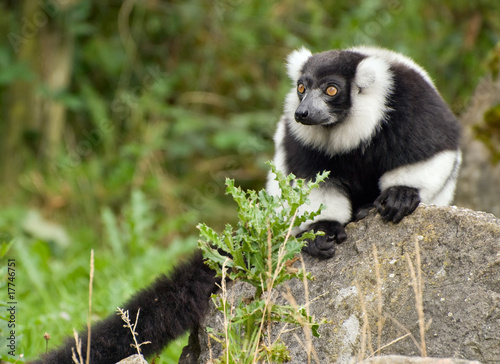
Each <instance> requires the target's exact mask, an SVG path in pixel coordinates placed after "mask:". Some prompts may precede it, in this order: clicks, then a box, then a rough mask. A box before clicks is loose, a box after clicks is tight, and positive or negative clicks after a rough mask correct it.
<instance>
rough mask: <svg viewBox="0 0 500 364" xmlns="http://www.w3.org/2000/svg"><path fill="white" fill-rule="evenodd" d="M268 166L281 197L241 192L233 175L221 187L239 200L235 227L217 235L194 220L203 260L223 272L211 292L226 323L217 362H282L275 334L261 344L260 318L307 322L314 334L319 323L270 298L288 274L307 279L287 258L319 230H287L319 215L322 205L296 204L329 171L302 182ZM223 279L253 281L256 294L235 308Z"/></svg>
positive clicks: (283, 353) (303, 311)
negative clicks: (216, 291)
mask: <svg viewBox="0 0 500 364" xmlns="http://www.w3.org/2000/svg"><path fill="white" fill-rule="evenodd" d="M271 168H272V171H273V172H274V173H275V175H276V181H277V182H278V183H279V186H280V188H281V196H273V195H270V194H268V193H267V192H266V191H265V190H261V191H259V192H256V191H253V190H250V191H247V192H245V191H242V189H241V188H238V187H235V186H234V181H233V180H230V179H227V180H226V186H227V189H226V192H227V193H228V194H230V195H231V196H232V197H233V199H234V200H235V201H236V203H237V204H238V217H239V222H238V224H237V226H236V228H233V226H231V225H226V228H225V229H224V231H223V232H222V233H221V234H217V233H216V232H215V231H214V230H213V229H211V228H210V227H208V226H207V225H205V224H200V225H198V229H199V230H200V236H201V240H200V242H199V245H200V248H201V249H202V251H203V255H204V257H205V258H206V259H207V261H206V262H207V264H208V265H209V266H210V267H211V268H212V269H214V270H215V271H216V272H217V275H218V276H219V277H222V291H223V293H222V296H221V297H218V296H214V302H215V304H216V306H217V307H218V309H219V310H221V311H222V312H223V314H224V318H225V322H226V324H225V326H226V327H225V333H224V335H223V336H224V340H220V342H221V343H222V345H223V349H224V355H223V357H222V358H220V359H219V360H220V361H219V362H220V363H234V362H237V363H252V362H261V361H270V362H274V363H275V362H283V361H286V360H287V359H288V350H287V349H286V347H285V346H284V344H283V343H282V342H281V341H280V340H279V338H278V339H277V340H275V341H274V342H273V343H270V342H269V343H268V344H264V340H263V336H264V335H265V333H264V330H263V327H264V324H265V323H268V324H270V323H271V322H283V323H289V324H295V325H301V326H303V327H304V326H306V327H307V328H308V329H310V330H312V334H313V335H315V336H319V335H318V332H317V328H318V325H319V324H318V323H316V322H315V321H314V320H313V318H312V317H310V316H309V315H308V314H307V310H306V309H305V308H304V307H299V308H298V307H296V306H294V305H280V304H277V303H275V302H273V301H274V300H273V298H272V294H271V291H272V290H273V289H274V288H276V286H278V285H279V284H282V283H283V282H285V281H287V280H290V279H292V278H299V279H304V278H307V279H311V276H310V275H309V274H307V273H306V272H304V270H302V269H295V268H293V267H291V263H292V262H293V258H294V257H295V256H296V255H297V254H298V253H300V251H301V249H302V247H303V246H304V244H305V243H306V239H314V237H315V236H316V235H318V234H321V233H312V232H307V233H304V234H302V235H301V236H300V237H295V236H293V235H292V234H291V231H292V228H293V227H297V226H299V225H300V224H302V223H303V222H305V221H307V220H311V219H313V218H314V217H315V216H317V215H319V213H320V211H321V209H319V210H318V211H315V212H303V213H301V212H299V207H300V206H302V205H303V204H304V203H306V201H307V197H308V195H309V193H310V192H311V190H312V189H313V188H316V187H318V186H319V184H320V183H321V182H322V181H324V180H325V179H326V177H327V175H328V174H327V173H326V172H325V173H323V174H319V175H318V176H317V178H316V181H309V182H306V181H304V180H301V179H295V176H293V175H289V176H287V177H285V176H284V175H283V174H282V173H281V172H279V171H277V170H276V168H275V167H274V166H272V167H271ZM226 278H228V279H230V280H240V281H243V282H246V283H249V284H250V285H252V286H253V287H254V288H255V295H254V297H253V298H252V299H251V300H250V302H248V301H247V300H241V299H240V300H239V302H237V304H236V307H231V305H229V304H228V302H227V299H226V298H225V291H226V290H225V280H226ZM268 336H269V335H268Z"/></svg>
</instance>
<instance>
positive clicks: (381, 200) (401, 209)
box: [373, 186, 420, 223]
mask: <svg viewBox="0 0 500 364" xmlns="http://www.w3.org/2000/svg"><path fill="white" fill-rule="evenodd" d="M419 203H420V195H419V194H418V190H417V189H416V188H413V187H405V186H395V187H390V188H388V189H386V190H384V191H382V193H381V194H380V196H379V197H378V198H377V199H376V200H375V202H374V203H373V204H374V205H375V207H376V208H377V210H378V212H379V214H380V216H382V219H383V220H384V221H386V222H387V221H392V222H395V223H398V222H400V221H401V220H402V219H403V217H405V216H407V215H409V214H411V213H412V212H413V211H415V209H416V208H417V206H418V204H419Z"/></svg>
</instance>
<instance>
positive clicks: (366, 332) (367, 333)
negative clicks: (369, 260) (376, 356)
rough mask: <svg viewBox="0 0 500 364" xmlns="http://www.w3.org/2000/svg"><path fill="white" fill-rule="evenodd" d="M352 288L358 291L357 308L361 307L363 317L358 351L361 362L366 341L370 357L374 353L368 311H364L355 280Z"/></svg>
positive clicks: (360, 294)
mask: <svg viewBox="0 0 500 364" xmlns="http://www.w3.org/2000/svg"><path fill="white" fill-rule="evenodd" d="M354 286H355V287H356V289H357V290H358V297H359V306H360V307H361V313H362V315H363V326H362V327H361V349H360V351H359V361H361V360H363V358H364V356H365V352H366V346H367V341H368V347H369V348H370V353H371V355H370V356H372V355H373V353H374V352H373V348H372V335H371V328H370V320H369V316H368V311H367V309H366V304H365V300H364V294H363V291H362V289H361V286H360V285H359V283H358V281H357V280H356V281H354Z"/></svg>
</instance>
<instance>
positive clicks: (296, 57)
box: [286, 47, 312, 84]
mask: <svg viewBox="0 0 500 364" xmlns="http://www.w3.org/2000/svg"><path fill="white" fill-rule="evenodd" d="M311 56H312V53H311V51H310V50H309V49H307V48H305V47H302V48H300V49H297V50H295V51H293V52H292V53H290V54H289V55H288V57H287V59H286V60H287V71H288V77H290V79H291V80H292V83H293V84H296V83H297V80H298V79H299V77H300V75H301V72H302V67H304V64H305V63H306V62H307V60H308V59H309V58H310V57H311Z"/></svg>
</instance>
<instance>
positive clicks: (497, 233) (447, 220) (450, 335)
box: [198, 205, 500, 364]
mask: <svg viewBox="0 0 500 364" xmlns="http://www.w3.org/2000/svg"><path fill="white" fill-rule="evenodd" d="M347 233H348V236H349V238H348V240H347V241H346V242H345V243H343V244H341V245H339V246H338V249H337V252H336V255H335V257H333V258H332V259H330V260H326V261H319V260H317V259H314V258H311V257H309V256H304V261H305V265H306V269H307V270H308V271H310V272H311V273H312V275H313V276H315V280H314V281H312V282H311V281H310V282H308V292H309V301H310V312H311V314H313V315H314V316H315V317H316V318H317V319H321V318H326V319H328V321H329V323H328V324H324V325H322V326H321V327H320V330H319V331H320V334H321V335H322V337H321V338H319V339H318V338H314V339H313V346H314V349H315V351H316V353H317V357H318V359H319V362H320V363H351V362H355V361H358V360H362V359H363V358H367V357H369V356H370V355H373V354H375V355H390V354H398V355H407V356H420V355H421V354H422V351H421V349H420V343H421V338H420V334H419V316H418V313H417V309H416V300H415V298H416V295H415V293H414V288H413V285H412V277H411V273H410V269H409V264H408V261H407V257H406V256H407V255H408V257H409V258H410V260H411V262H412V265H413V267H414V268H415V269H416V267H417V265H416V250H415V246H416V244H415V242H416V241H417V242H418V245H419V249H420V257H421V271H422V273H421V274H422V279H423V295H422V297H423V308H424V311H423V312H424V315H425V323H426V326H427V330H426V333H425V344H426V348H427V355H428V356H430V357H440V358H443V357H449V358H455V359H460V358H463V359H469V360H479V361H480V362H482V363H485V364H486V363H499V362H500V304H499V303H500V220H498V219H496V218H495V217H494V216H493V215H491V214H486V213H482V212H475V211H472V210H469V209H465V208H457V207H436V206H422V205H421V206H420V207H419V208H418V209H417V210H416V211H415V213H413V214H412V215H410V216H408V217H406V218H405V219H404V220H403V221H402V222H401V223H400V224H397V225H395V224H392V223H388V224H387V223H384V222H382V220H381V218H380V217H379V216H378V215H376V214H375V213H374V212H371V213H370V214H369V216H368V217H367V218H365V219H363V220H361V221H359V222H356V223H351V224H349V225H348V226H347ZM374 246H375V247H376V256H377V260H378V271H379V276H380V278H379V279H377V274H376V271H377V270H376V269H375V264H376V263H375V253H374ZM295 264H296V265H297V263H295ZM417 272H418V270H417ZM377 281H380V285H381V292H382V294H381V295H380V294H379V293H378V289H377ZM289 285H290V288H291V290H292V292H293V296H294V298H295V300H296V301H297V303H298V304H299V305H303V304H305V302H306V299H305V295H304V286H303V284H302V282H299V281H298V280H295V281H291V282H290V284H289ZM231 295H233V296H235V297H241V296H249V295H251V293H249V291H248V288H247V287H245V286H244V284H241V283H236V284H234V285H233V287H232V288H231V290H230V292H229V296H231ZM380 299H381V300H382V309H381V313H380V312H379V309H378V303H379V302H380ZM278 300H283V298H282V297H281V296H280V297H279V298H278ZM206 321H207V322H206V323H205V324H207V325H208V326H210V327H212V328H216V330H217V331H220V322H221V321H222V320H221V317H220V315H219V313H218V312H215V311H212V312H211V313H209V315H208V316H207V320H206ZM379 322H382V323H383V326H382V330H381V334H380V335H379V334H378V331H379V326H378V323H379ZM280 329H281V327H274V328H273V337H276V335H277V333H278V332H279V330H280ZM198 334H199V335H198V338H199V340H200V343H201V349H202V352H201V356H200V358H199V361H198V362H200V363H206V362H208V361H209V359H210V352H211V355H212V357H213V358H216V357H217V355H218V353H219V352H220V348H219V347H218V345H217V343H216V342H215V341H214V340H211V343H210V348H211V349H210V350H208V349H207V348H208V345H207V334H206V331H205V329H204V327H201V328H200V330H199V331H198ZM297 337H299V338H300V340H301V342H302V343H303V342H305V339H304V335H303V332H302V330H301V329H299V330H295V331H294V332H288V333H284V334H281V338H282V339H283V341H284V342H285V343H286V344H287V346H288V347H289V349H290V353H291V356H292V363H307V362H308V358H307V354H306V350H305V349H304V346H303V345H302V344H300V343H298V341H297ZM363 348H364V349H363ZM379 348H380V350H378V351H377V349H379ZM373 360H375V359H373ZM415 360H416V358H415ZM312 362H313V363H314V362H315V361H314V359H313V360H312ZM386 362H387V363H389V362H388V361H384V363H386ZM370 363H378V362H377V361H375V362H373V361H372V362H370ZM395 363H398V362H395Z"/></svg>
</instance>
